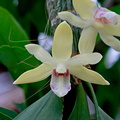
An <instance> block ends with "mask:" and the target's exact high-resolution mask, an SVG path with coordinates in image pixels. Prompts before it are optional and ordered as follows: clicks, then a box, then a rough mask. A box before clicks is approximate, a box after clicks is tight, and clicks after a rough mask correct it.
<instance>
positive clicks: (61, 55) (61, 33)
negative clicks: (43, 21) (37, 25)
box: [52, 22, 73, 61]
mask: <svg viewBox="0 0 120 120" xmlns="http://www.w3.org/2000/svg"><path fill="white" fill-rule="evenodd" d="M72 41H73V34H72V30H71V28H70V26H69V25H68V24H67V23H66V22H62V23H61V24H60V25H59V26H58V27H57V29H56V31H55V34H54V40H53V46H52V55H53V57H54V58H56V59H57V60H59V61H65V60H67V59H69V58H70V56H71V54H72Z"/></svg>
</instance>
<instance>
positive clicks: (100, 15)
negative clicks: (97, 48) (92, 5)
mask: <svg viewBox="0 0 120 120" xmlns="http://www.w3.org/2000/svg"><path fill="white" fill-rule="evenodd" d="M94 18H95V19H96V20H98V21H100V22H102V23H104V24H113V25H116V24H117V23H118V18H117V14H116V13H115V12H111V11H107V12H106V11H105V10H104V8H102V7H100V8H98V10H96V13H95V15H94Z"/></svg>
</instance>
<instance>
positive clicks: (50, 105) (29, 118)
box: [14, 91, 62, 120]
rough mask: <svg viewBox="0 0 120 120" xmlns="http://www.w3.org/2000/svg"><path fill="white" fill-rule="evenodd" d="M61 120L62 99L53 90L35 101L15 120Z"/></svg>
mask: <svg viewBox="0 0 120 120" xmlns="http://www.w3.org/2000/svg"><path fill="white" fill-rule="evenodd" d="M48 119H49V120H61V119H62V99H61V98H59V97H57V96H56V95H55V94H54V93H53V92H52V91H50V92H49V93H47V94H46V95H45V96H44V97H42V98H41V99H39V100H38V101H36V102H35V103H33V104H32V105H31V106H29V107H28V108H27V109H25V110H24V111H23V112H21V113H20V114H19V115H18V116H17V117H16V118H15V119H14V120H48Z"/></svg>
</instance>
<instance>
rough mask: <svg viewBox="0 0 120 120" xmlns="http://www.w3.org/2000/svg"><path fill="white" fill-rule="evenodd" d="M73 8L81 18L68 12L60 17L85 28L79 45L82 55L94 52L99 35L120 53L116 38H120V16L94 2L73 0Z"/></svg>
mask: <svg viewBox="0 0 120 120" xmlns="http://www.w3.org/2000/svg"><path fill="white" fill-rule="evenodd" d="M73 6H74V8H75V10H76V12H77V13H78V14H79V16H76V15H74V14H72V13H70V12H68V11H63V12H60V13H58V16H59V17H60V18H61V19H63V20H66V21H67V22H69V23H70V24H72V25H74V26H77V27H80V28H83V30H82V32H81V37H80V40H79V45H78V46H79V51H80V53H91V52H93V50H94V47H95V42H96V37H97V34H98V33H99V35H100V38H101V39H102V40H103V42H104V43H105V44H107V45H108V46H111V47H112V48H113V49H115V50H116V51H120V41H119V40H118V39H117V38H115V37H114V36H120V15H117V14H116V13H115V12H112V11H109V10H108V9H106V8H102V7H99V6H98V5H97V4H96V3H95V2H94V1H92V0H73ZM113 35H114V36H113Z"/></svg>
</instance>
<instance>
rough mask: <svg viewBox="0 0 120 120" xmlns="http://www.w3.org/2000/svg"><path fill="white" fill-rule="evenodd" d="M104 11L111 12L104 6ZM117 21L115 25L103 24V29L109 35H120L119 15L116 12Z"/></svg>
mask: <svg viewBox="0 0 120 120" xmlns="http://www.w3.org/2000/svg"><path fill="white" fill-rule="evenodd" d="M104 10H105V11H106V12H111V11H110V10H108V9H106V8H104ZM116 17H117V20H118V23H117V24H116V25H113V24H104V31H105V32H107V33H108V34H110V35H115V36H120V15H118V14H116Z"/></svg>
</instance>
